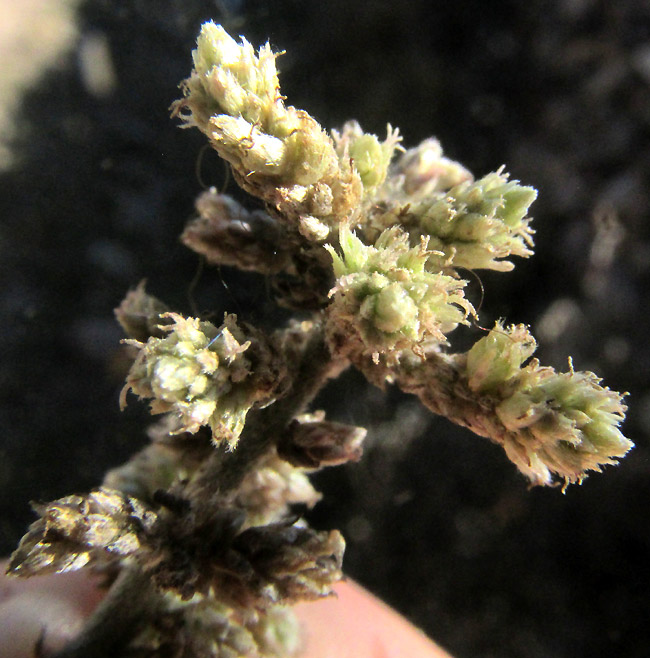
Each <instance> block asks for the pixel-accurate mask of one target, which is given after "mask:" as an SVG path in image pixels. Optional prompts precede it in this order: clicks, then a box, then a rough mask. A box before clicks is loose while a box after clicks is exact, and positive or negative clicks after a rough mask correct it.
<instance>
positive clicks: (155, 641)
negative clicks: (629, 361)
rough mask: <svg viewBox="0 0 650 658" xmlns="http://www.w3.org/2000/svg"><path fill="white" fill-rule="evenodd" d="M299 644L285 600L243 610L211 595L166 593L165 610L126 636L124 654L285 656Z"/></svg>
mask: <svg viewBox="0 0 650 658" xmlns="http://www.w3.org/2000/svg"><path fill="white" fill-rule="evenodd" d="M301 648H302V637H301V632H300V626H299V624H298V621H297V619H296V617H295V615H294V614H293V612H292V610H291V608H288V607H286V606H280V605H278V606H273V607H271V608H269V609H268V610H266V611H264V613H263V614H261V613H259V612H258V613H255V612H252V611H249V612H248V613H247V614H245V615H242V614H241V611H238V610H235V609H233V608H230V607H228V606H227V605H225V604H223V603H220V602H218V601H216V600H215V599H213V598H201V597H197V598H196V599H195V600H192V601H189V602H186V601H179V600H178V599H176V598H174V597H171V596H168V597H167V598H166V599H165V607H164V611H163V612H161V613H160V614H159V616H158V617H157V618H156V619H153V620H151V621H150V623H149V624H148V625H147V626H146V627H145V628H144V629H142V630H141V631H140V632H139V633H138V635H137V636H136V637H135V638H134V639H133V640H131V642H130V644H129V651H128V656H129V658H149V657H150V656H152V655H154V656H179V657H184V656H201V658H240V657H241V658H289V657H290V656H295V655H298V654H299V652H300V650H301Z"/></svg>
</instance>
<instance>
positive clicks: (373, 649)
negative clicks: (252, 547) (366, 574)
mask: <svg viewBox="0 0 650 658" xmlns="http://www.w3.org/2000/svg"><path fill="white" fill-rule="evenodd" d="M336 593H337V597H330V598H327V599H322V600H320V601H316V602H313V603H301V604H298V605H297V606H296V608H295V610H296V614H297V615H298V618H299V619H300V620H301V621H302V622H303V623H304V625H305V631H304V632H305V653H304V658H403V657H404V656H418V658H451V656H450V655H449V654H448V653H446V652H445V651H443V650H442V649H441V648H440V647H438V646H437V645H435V644H434V643H433V642H432V641H431V640H430V639H429V638H428V637H427V636H426V635H425V634H424V633H423V632H422V631H420V630H419V629H417V628H416V627H415V626H413V625H412V624H411V623H410V622H408V621H407V620H406V619H404V617H402V616H400V615H399V614H397V613H396V612H395V611H394V610H392V609H391V608H390V607H388V606H387V605H386V604H385V603H383V602H382V601H380V600H379V599H377V598H376V597H375V596H373V595H372V594H370V593H369V592H367V591H366V590H364V589H363V588H362V587H361V586H360V585H357V584H356V583H354V582H352V581H349V580H348V581H345V582H341V583H339V584H338V585H337V587H336Z"/></svg>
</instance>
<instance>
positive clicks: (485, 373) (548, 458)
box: [467, 323, 632, 484]
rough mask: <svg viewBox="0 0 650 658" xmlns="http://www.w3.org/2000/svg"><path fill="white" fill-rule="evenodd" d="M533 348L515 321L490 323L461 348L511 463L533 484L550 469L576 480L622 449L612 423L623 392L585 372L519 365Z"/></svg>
mask: <svg viewBox="0 0 650 658" xmlns="http://www.w3.org/2000/svg"><path fill="white" fill-rule="evenodd" d="M534 351H535V340H534V339H533V337H532V336H531V335H530V333H529V332H528V330H527V329H526V328H525V327H524V326H523V325H517V326H512V327H508V328H504V327H503V326H502V325H501V324H500V323H497V325H496V326H495V327H494V328H493V329H492V330H491V331H490V333H489V334H488V335H487V336H485V337H484V338H481V339H480V340H479V341H477V342H476V344H475V345H474V346H473V347H472V349H471V350H470V351H469V353H468V355H467V378H468V385H469V388H470V389H472V391H475V392H476V393H479V394H487V395H489V396H491V397H492V398H493V399H494V413H495V414H496V417H497V418H498V419H499V421H500V422H501V423H502V425H503V427H504V428H505V429H506V430H507V431H506V432H504V433H503V434H502V437H501V438H502V441H503V447H504V449H505V451H506V454H507V455H508V457H509V458H510V459H511V460H512V461H513V462H514V463H515V464H516V465H517V467H518V468H519V470H520V471H522V472H523V473H524V474H525V475H527V476H528V477H529V478H530V479H531V480H532V481H533V482H534V483H536V484H550V483H551V482H552V479H553V478H552V474H556V475H558V476H559V477H560V478H562V479H563V480H564V481H565V482H566V483H571V482H580V481H581V480H582V479H583V478H584V477H585V476H586V474H587V472H588V471H590V470H595V471H600V470H601V467H602V465H604V464H614V463H616V460H617V459H619V458H621V457H623V456H625V454H626V453H627V452H628V450H630V448H631V447H632V442H631V441H629V440H628V439H627V438H625V436H623V434H622V433H621V431H620V429H619V425H620V424H621V423H622V422H623V419H624V417H625V410H626V407H625V405H624V404H623V396H622V395H621V394H620V393H617V392H616V391H611V390H610V389H609V388H606V387H603V386H601V385H600V379H599V378H598V377H596V375H594V373H592V372H576V371H574V370H573V368H571V369H570V371H569V372H565V373H557V372H555V370H553V368H549V367H542V366H540V365H539V363H538V361H537V360H536V359H532V360H531V361H530V362H529V363H528V365H525V366H524V365H523V364H524V363H525V362H526V361H527V360H528V359H529V357H530V356H531V355H532V354H533V352H534Z"/></svg>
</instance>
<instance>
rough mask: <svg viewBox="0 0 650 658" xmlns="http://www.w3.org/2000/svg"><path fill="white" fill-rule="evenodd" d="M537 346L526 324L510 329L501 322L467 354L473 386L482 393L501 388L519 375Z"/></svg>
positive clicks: (471, 386)
mask: <svg viewBox="0 0 650 658" xmlns="http://www.w3.org/2000/svg"><path fill="white" fill-rule="evenodd" d="M536 347H537V344H536V342H535V339H534V338H533V337H532V335H531V334H530V332H529V331H528V329H527V328H526V327H525V326H524V325H523V324H519V325H511V326H510V327H508V328H507V329H506V328H504V327H503V325H502V324H501V322H497V323H496V324H495V326H494V328H493V329H492V330H491V331H490V332H489V333H488V335H487V336H484V337H483V338H481V339H480V340H478V341H476V343H474V345H473V346H472V349H470V351H469V352H468V353H467V376H468V380H469V387H470V388H471V389H472V390H473V391H478V392H480V393H485V392H489V391H494V390H496V389H498V387H499V386H501V385H502V384H504V383H505V382H507V381H508V380H509V379H511V378H512V377H514V376H515V375H517V374H519V371H520V368H521V366H522V364H523V363H524V362H525V361H526V360H527V359H529V358H530V357H531V356H532V355H533V353H534V352H535V349H536Z"/></svg>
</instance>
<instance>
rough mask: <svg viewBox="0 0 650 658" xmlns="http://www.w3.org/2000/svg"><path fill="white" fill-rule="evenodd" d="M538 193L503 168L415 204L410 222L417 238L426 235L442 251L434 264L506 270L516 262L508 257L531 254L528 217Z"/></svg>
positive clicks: (530, 233)
mask: <svg viewBox="0 0 650 658" xmlns="http://www.w3.org/2000/svg"><path fill="white" fill-rule="evenodd" d="M536 197H537V192H536V190H535V189H534V188H532V187H525V186H523V185H520V184H519V183H518V182H517V181H509V180H508V175H507V174H505V173H503V170H502V169H500V170H499V171H496V172H492V173H491V174H488V175H487V176H484V177H483V178H480V179H479V180H477V181H473V182H470V181H463V182H461V183H459V184H457V185H455V186H454V187H452V188H451V189H450V190H448V191H447V192H445V193H439V194H434V195H432V196H431V197H429V198H425V199H423V200H421V201H419V202H417V203H412V204H411V205H410V207H409V209H408V215H409V217H408V219H407V220H406V221H407V224H408V225H409V231H411V232H412V233H413V234H414V238H415V239H417V237H419V235H426V236H428V237H429V239H430V241H429V246H430V247H431V248H432V249H435V250H437V251H439V252H441V255H440V256H438V257H434V258H432V259H431V261H430V266H431V267H435V266H437V267H439V268H443V267H447V266H451V267H466V268H470V269H491V270H498V271H500V272H507V271H510V270H512V269H513V268H514V265H513V263H512V262H511V261H509V260H505V259H507V258H509V257H510V256H522V257H527V256H530V255H531V254H532V253H533V252H532V250H531V247H532V245H533V240H532V234H533V230H532V229H531V228H530V226H529V224H530V218H529V217H526V215H527V213H528V208H529V207H530V205H531V204H532V202H533V201H534V200H535V198H536ZM411 227H412V228H411Z"/></svg>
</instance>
